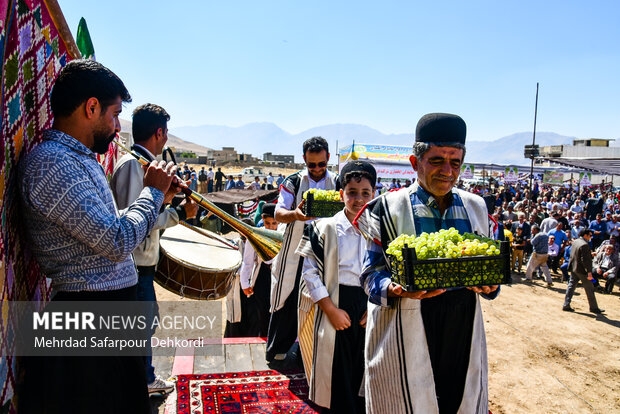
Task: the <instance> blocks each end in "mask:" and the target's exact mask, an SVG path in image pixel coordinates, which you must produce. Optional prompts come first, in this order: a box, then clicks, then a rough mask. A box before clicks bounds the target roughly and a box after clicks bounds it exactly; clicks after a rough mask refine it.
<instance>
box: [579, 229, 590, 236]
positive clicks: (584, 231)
mask: <svg viewBox="0 0 620 414" xmlns="http://www.w3.org/2000/svg"><path fill="white" fill-rule="evenodd" d="M586 234H589V235H592V230H591V229H581V230H580V231H579V237H583V236H585V235H586Z"/></svg>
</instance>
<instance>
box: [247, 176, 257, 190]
mask: <svg viewBox="0 0 620 414" xmlns="http://www.w3.org/2000/svg"><path fill="white" fill-rule="evenodd" d="M248 189H249V190H254V191H256V190H260V178H259V177H254V182H252V184H250V185H249V186H248Z"/></svg>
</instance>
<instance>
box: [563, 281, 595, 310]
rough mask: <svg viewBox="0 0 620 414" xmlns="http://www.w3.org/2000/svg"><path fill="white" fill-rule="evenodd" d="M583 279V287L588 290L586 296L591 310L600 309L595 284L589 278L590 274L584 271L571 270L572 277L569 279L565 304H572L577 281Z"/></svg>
mask: <svg viewBox="0 0 620 414" xmlns="http://www.w3.org/2000/svg"><path fill="white" fill-rule="evenodd" d="M580 280H581V283H583V287H584V289H585V290H586V296H587V297H588V304H589V305H590V311H592V310H595V309H598V304H597V303H596V297H595V296H594V285H593V284H592V282H590V281H589V280H588V275H584V274H583V273H577V272H571V273H570V279H569V280H568V286H567V287H566V297H565V298H564V306H565V307H566V306H570V301H571V299H573V293H575V289H576V288H577V283H579V281H580Z"/></svg>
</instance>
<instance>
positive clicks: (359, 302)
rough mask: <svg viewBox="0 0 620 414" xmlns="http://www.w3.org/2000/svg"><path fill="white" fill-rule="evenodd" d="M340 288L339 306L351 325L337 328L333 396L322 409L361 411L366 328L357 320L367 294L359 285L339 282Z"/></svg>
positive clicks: (330, 411)
mask: <svg viewBox="0 0 620 414" xmlns="http://www.w3.org/2000/svg"><path fill="white" fill-rule="evenodd" d="M339 290H340V293H339V295H338V308H340V309H342V310H344V311H346V312H347V313H348V314H349V318H351V326H350V327H349V328H347V329H344V330H342V331H336V344H335V347H334V363H333V366H332V388H331V389H332V397H331V401H330V409H329V410H324V411H323V412H329V413H334V414H336V413H351V414H357V413H359V414H363V413H364V412H365V411H366V407H365V403H364V399H363V398H362V397H360V396H359V391H360V387H361V386H362V380H363V379H364V338H365V335H366V328H362V327H361V326H360V320H361V319H362V317H363V316H364V313H365V312H366V307H367V303H368V296H366V293H364V289H362V288H361V287H354V286H344V285H340V286H339Z"/></svg>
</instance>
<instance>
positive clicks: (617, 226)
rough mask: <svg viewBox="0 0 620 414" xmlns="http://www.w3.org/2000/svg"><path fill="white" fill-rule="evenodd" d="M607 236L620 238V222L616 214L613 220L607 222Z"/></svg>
mask: <svg viewBox="0 0 620 414" xmlns="http://www.w3.org/2000/svg"><path fill="white" fill-rule="evenodd" d="M605 224H606V225H607V235H608V236H609V237H611V236H614V237H616V238H618V236H620V223H619V222H618V214H614V215H612V216H611V219H609V220H607V221H606V223H605Z"/></svg>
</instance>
